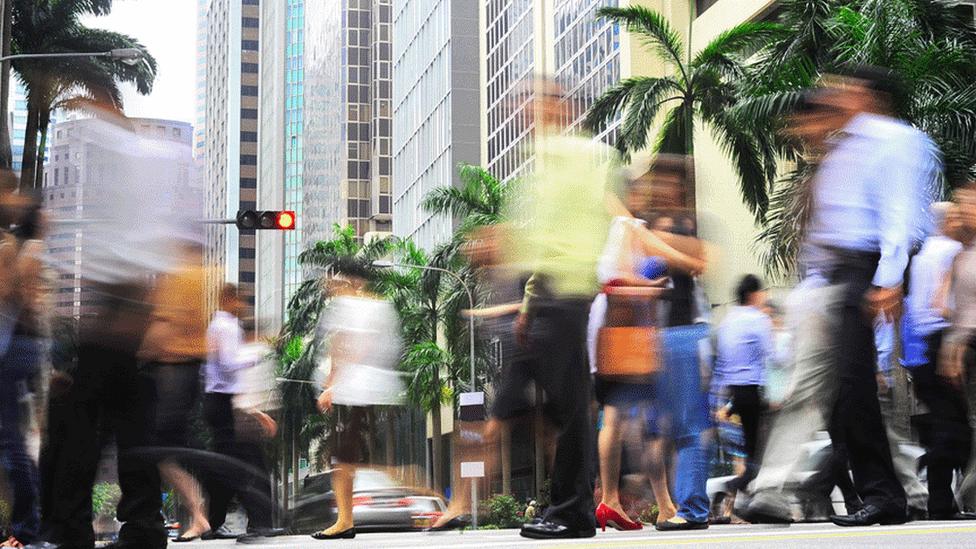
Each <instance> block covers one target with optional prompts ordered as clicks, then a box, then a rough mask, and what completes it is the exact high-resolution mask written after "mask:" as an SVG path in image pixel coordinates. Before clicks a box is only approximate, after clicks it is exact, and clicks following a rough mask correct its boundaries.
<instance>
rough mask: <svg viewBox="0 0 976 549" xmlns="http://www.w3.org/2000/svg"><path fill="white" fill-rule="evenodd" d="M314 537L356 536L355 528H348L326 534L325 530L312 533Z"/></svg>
mask: <svg viewBox="0 0 976 549" xmlns="http://www.w3.org/2000/svg"><path fill="white" fill-rule="evenodd" d="M312 537H313V538H315V539H353V538H355V537H356V528H355V527H353V528H349V529H348V530H343V531H341V532H336V533H335V534H326V533H325V530H323V531H321V532H316V533H314V534H312Z"/></svg>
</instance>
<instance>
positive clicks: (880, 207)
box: [739, 67, 939, 526]
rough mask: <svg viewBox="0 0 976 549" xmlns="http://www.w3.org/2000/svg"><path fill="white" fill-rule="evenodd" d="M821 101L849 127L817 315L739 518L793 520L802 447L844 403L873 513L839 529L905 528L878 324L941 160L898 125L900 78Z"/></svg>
mask: <svg viewBox="0 0 976 549" xmlns="http://www.w3.org/2000/svg"><path fill="white" fill-rule="evenodd" d="M820 94H823V95H821V96H820V99H821V100H823V101H824V102H826V103H827V104H828V105H829V106H830V107H831V108H833V109H834V110H835V111H836V112H837V113H838V117H839V118H840V119H842V120H843V123H842V125H841V128H842V131H841V133H840V134H838V135H837V136H836V137H835V140H834V142H833V143H832V145H833V147H832V148H830V149H829V152H828V153H827V154H826V156H825V157H824V158H823V161H822V162H821V164H820V166H819V169H818V170H817V173H816V175H815V176H814V178H813V180H812V181H811V189H810V193H811V214H810V219H809V221H808V222H807V224H806V232H805V234H804V239H803V245H802V252H801V254H802V255H801V262H802V265H803V269H802V270H803V274H804V276H805V279H804V281H803V283H801V285H800V286H799V287H798V289H797V290H794V292H799V293H800V295H802V296H803V297H802V298H801V299H799V301H800V302H801V303H800V305H801V306H803V307H806V308H807V309H806V310H805V311H803V310H802V309H798V310H797V311H796V312H800V313H801V314H800V317H799V319H798V324H797V326H799V327H800V329H799V330H798V331H797V332H796V338H797V340H796V341H797V343H796V349H797V356H796V361H797V365H796V371H795V377H794V385H793V393H792V397H791V398H790V399H789V400H788V402H787V403H786V404H785V405H784V407H783V410H782V412H781V413H780V414H779V416H778V417H777V420H776V424H775V425H774V428H773V431H772V432H771V434H770V439H769V443H768V446H767V449H766V452H765V455H764V458H763V464H762V467H761V468H760V472H759V475H758V476H757V478H756V480H755V481H754V482H753V485H752V488H753V491H754V492H755V494H754V497H753V498H752V501H751V502H750V504H749V505H748V507H747V508H746V509H743V510H742V511H740V512H739V514H740V516H743V518H746V519H747V520H750V521H751V522H757V521H760V522H761V521H769V520H772V521H788V520H790V516H789V507H788V506H787V505H786V504H785V498H784V497H783V490H784V488H785V484H786V482H787V481H788V480H789V478H790V475H791V472H792V468H793V467H794V466H795V465H794V463H795V462H796V458H797V452H798V451H799V450H798V449H799V447H800V445H801V444H802V443H803V442H806V441H807V440H810V439H811V435H812V434H813V433H814V432H815V431H816V430H818V429H820V428H822V426H823V425H824V424H825V423H826V419H827V418H828V417H830V415H832V414H838V410H839V408H836V407H835V405H836V404H838V403H840V405H841V406H843V411H842V412H841V415H839V416H838V421H837V422H836V423H837V425H836V427H837V429H836V430H835V434H837V435H839V436H840V437H842V438H843V439H844V442H845V443H846V445H847V448H848V451H849V457H850V462H851V466H852V469H853V473H854V484H855V486H856V488H857V491H858V493H859V494H860V496H861V498H862V499H863V501H864V507H863V508H862V509H861V510H860V511H858V512H857V513H854V514H849V515H839V516H831V517H830V518H831V520H832V521H833V522H834V523H835V524H838V525H841V526H859V525H860V526H864V525H870V524H877V523H883V524H894V523H901V522H904V521H905V520H906V519H907V516H906V500H905V491H904V489H903V488H902V486H901V484H900V483H899V482H898V479H897V477H896V475H895V471H894V466H893V465H892V459H891V452H890V449H889V446H888V440H887V438H886V436H885V430H884V424H883V421H882V417H881V409H880V405H879V403H878V396H877V393H878V384H877V380H876V376H875V368H876V348H875V346H874V333H873V325H872V323H873V320H874V318H876V317H877V316H878V315H884V316H885V317H886V318H888V319H891V318H893V317H894V316H895V315H896V314H897V313H898V309H899V306H900V303H901V301H902V286H901V285H902V277H903V274H904V272H905V269H906V267H907V266H908V257H909V251H910V249H911V247H912V244H913V241H914V240H915V239H916V238H917V237H918V234H917V233H918V230H919V229H920V228H922V223H921V222H920V220H922V219H924V218H925V216H924V208H926V206H927V205H926V204H924V202H925V200H924V198H923V197H924V195H925V193H926V191H928V190H929V188H930V185H932V184H933V183H934V182H935V181H936V177H937V176H938V169H939V168H938V155H937V151H936V150H935V146H934V145H933V143H932V142H931V141H930V140H929V139H928V138H927V137H926V136H925V135H924V134H922V133H920V132H919V131H917V130H915V129H914V128H912V127H911V126H909V125H908V124H905V123H903V122H901V121H898V120H895V119H893V118H891V116H890V112H891V108H890V106H891V104H892V102H893V101H895V100H896V97H897V95H898V86H897V83H896V82H895V81H894V78H893V76H892V75H891V74H890V73H889V72H887V71H885V70H882V69H877V68H873V67H858V68H856V69H854V70H851V71H849V72H848V74H846V75H845V76H844V77H843V78H840V79H839V80H838V81H837V82H836V83H834V84H832V85H831V86H830V87H828V88H827V89H826V90H824V91H822V92H820ZM866 311H867V312H866ZM834 380H837V381H838V383H837V388H836V390H835V389H834V386H835V384H834Z"/></svg>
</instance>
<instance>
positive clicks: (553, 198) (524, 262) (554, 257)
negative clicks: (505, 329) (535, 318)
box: [510, 135, 617, 298]
mask: <svg viewBox="0 0 976 549" xmlns="http://www.w3.org/2000/svg"><path fill="white" fill-rule="evenodd" d="M616 159H617V157H616V154H615V151H614V150H613V149H611V148H610V147H608V146H606V145H605V144H603V143H601V142H599V141H595V140H591V139H587V138H584V137H580V136H566V135H556V136H545V137H542V138H540V139H538V140H537V142H536V148H535V162H536V170H535V173H533V174H532V175H530V176H529V177H527V178H526V180H525V181H523V182H522V185H523V186H524V189H521V193H519V194H520V196H519V199H520V201H519V202H516V203H515V204H514V205H513V206H512V212H511V213H510V218H511V219H512V220H513V222H514V226H515V228H516V230H517V232H516V235H515V238H514V242H513V243H512V246H510V253H511V257H510V260H511V261H512V262H513V263H516V264H518V265H520V266H522V267H523V269H524V270H526V271H530V272H532V273H533V280H534V282H535V283H536V287H535V288H533V287H532V286H530V287H529V289H528V293H530V294H531V293H532V292H533V291H536V290H537V284H538V283H539V281H544V282H542V283H543V284H545V288H546V291H547V292H549V293H550V294H552V295H553V297H560V298H565V297H580V298H589V297H592V296H593V295H595V294H596V292H597V291H599V284H598V282H597V276H596V265H597V261H598V259H599V257H600V254H601V253H602V251H603V246H604V244H605V243H606V239H607V233H608V232H609V228H610V221H611V215H610V214H609V213H608V211H607V202H606V194H607V192H608V190H609V189H610V188H611V181H612V178H613V177H614V174H615V173H616V167H617V165H616Z"/></svg>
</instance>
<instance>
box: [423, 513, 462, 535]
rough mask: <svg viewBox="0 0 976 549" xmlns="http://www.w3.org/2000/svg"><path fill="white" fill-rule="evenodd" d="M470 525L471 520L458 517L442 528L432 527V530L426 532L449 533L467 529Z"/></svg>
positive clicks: (428, 529)
mask: <svg viewBox="0 0 976 549" xmlns="http://www.w3.org/2000/svg"><path fill="white" fill-rule="evenodd" d="M470 525H471V519H470V518H467V517H464V516H456V517H454V518H452V519H451V520H449V521H447V522H445V523H444V524H442V525H441V526H431V527H430V528H427V529H425V530H424V532H447V531H449V530H460V529H461V528H467V527H468V526H470Z"/></svg>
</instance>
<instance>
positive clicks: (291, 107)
mask: <svg viewBox="0 0 976 549" xmlns="http://www.w3.org/2000/svg"><path fill="white" fill-rule="evenodd" d="M315 8H316V9H318V6H317V5H316V6H315ZM285 9H286V12H285V31H284V35H285V51H284V64H285V66H284V76H285V81H284V105H285V120H284V127H283V128H282V131H283V132H284V148H285V158H284V165H285V176H284V177H285V180H284V207H285V209H287V210H294V211H295V213H296V215H297V216H298V221H297V224H296V227H295V230H294V231H290V232H288V233H285V249H284V296H285V301H286V302H287V299H288V298H290V297H291V295H292V294H293V293H294V292H295V290H297V289H298V286H299V285H300V284H301V283H302V279H303V276H302V270H301V268H300V266H299V265H298V255H299V254H300V253H301V252H302V227H303V223H304V218H305V216H304V207H303V201H302V177H303V174H304V168H305V166H304V164H305V157H304V149H305V147H304V144H305V136H304V135H303V134H304V125H305V118H304V109H305V0H287V3H286V5H285Z"/></svg>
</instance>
